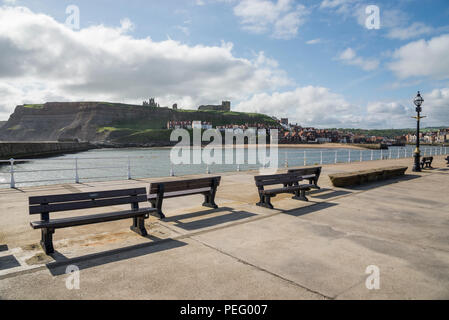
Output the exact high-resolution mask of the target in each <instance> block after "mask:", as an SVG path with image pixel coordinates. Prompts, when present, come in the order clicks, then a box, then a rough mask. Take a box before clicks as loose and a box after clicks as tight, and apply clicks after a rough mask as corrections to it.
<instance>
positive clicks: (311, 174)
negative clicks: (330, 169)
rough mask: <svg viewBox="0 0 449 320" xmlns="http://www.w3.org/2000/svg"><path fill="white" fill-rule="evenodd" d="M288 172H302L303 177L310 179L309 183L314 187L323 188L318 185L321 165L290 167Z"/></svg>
mask: <svg viewBox="0 0 449 320" xmlns="http://www.w3.org/2000/svg"><path fill="white" fill-rule="evenodd" d="M288 173H298V174H301V175H302V178H303V179H305V180H309V184H311V185H313V186H312V188H315V189H321V188H320V187H319V186H318V179H319V178H320V174H321V167H310V168H300V169H290V170H288Z"/></svg>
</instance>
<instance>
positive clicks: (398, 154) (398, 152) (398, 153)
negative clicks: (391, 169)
mask: <svg viewBox="0 0 449 320" xmlns="http://www.w3.org/2000/svg"><path fill="white" fill-rule="evenodd" d="M398 159H399V148H398Z"/></svg>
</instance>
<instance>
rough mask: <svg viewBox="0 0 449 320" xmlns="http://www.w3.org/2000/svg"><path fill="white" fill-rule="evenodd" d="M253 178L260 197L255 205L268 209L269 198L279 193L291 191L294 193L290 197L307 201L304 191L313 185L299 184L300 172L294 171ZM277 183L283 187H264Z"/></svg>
mask: <svg viewBox="0 0 449 320" xmlns="http://www.w3.org/2000/svg"><path fill="white" fill-rule="evenodd" d="M254 180H255V182H256V186H257V189H258V191H259V197H260V201H259V202H258V203H257V205H258V206H261V207H266V208H270V209H273V205H272V204H271V198H272V197H275V196H276V195H277V194H280V193H292V194H294V196H293V197H292V199H297V200H303V201H308V199H307V197H306V191H309V190H310V188H312V187H313V186H314V185H312V184H302V185H300V184H299V182H300V181H301V180H303V177H302V174H297V173H295V172H294V173H284V174H273V175H264V176H255V177H254ZM277 184H282V185H283V187H281V188H275V189H269V190H265V189H264V187H265V186H273V185H277Z"/></svg>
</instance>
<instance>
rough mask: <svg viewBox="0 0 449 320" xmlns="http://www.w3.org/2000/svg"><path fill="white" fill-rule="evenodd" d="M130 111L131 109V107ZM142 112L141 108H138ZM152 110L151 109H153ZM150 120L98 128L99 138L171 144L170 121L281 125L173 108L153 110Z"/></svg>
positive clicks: (266, 118)
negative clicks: (168, 126)
mask: <svg viewBox="0 0 449 320" xmlns="http://www.w3.org/2000/svg"><path fill="white" fill-rule="evenodd" d="M127 107H129V105H128V106H127ZM136 107H139V108H141V106H136ZM149 108H151V107H149ZM152 111H153V112H152V114H151V116H149V117H142V118H139V119H133V120H125V121H116V122H112V123H110V124H108V125H107V126H102V127H98V128H97V133H99V134H109V140H111V141H112V142H117V143H147V142H154V141H164V140H165V141H167V140H169V137H170V132H171V130H168V129H167V122H168V121H202V122H210V123H211V124H212V126H213V127H216V126H223V125H228V124H236V125H243V124H246V123H248V124H256V123H262V124H265V125H268V126H277V125H278V124H277V122H276V121H275V120H274V119H273V118H271V117H269V116H267V115H263V114H258V113H246V112H235V111H210V110H204V111H203V110H202V111H199V110H189V109H178V110H173V109H169V108H164V107H161V108H152Z"/></svg>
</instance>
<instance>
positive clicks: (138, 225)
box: [130, 216, 148, 237]
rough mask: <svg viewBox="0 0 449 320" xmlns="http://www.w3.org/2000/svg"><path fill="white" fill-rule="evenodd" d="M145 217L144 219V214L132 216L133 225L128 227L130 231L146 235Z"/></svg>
mask: <svg viewBox="0 0 449 320" xmlns="http://www.w3.org/2000/svg"><path fill="white" fill-rule="evenodd" d="M145 219H146V217H145V216H140V217H134V218H133V225H132V226H131V227H130V229H131V230H132V231H134V232H135V233H137V234H140V235H141V236H143V237H145V236H146V235H148V233H147V229H145Z"/></svg>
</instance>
